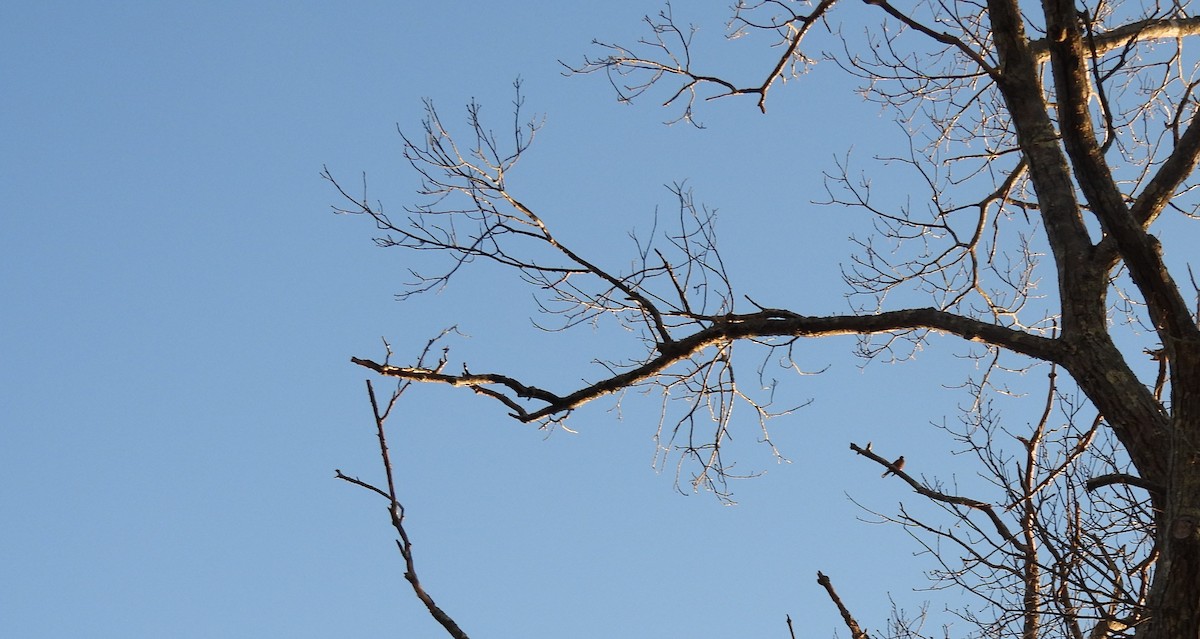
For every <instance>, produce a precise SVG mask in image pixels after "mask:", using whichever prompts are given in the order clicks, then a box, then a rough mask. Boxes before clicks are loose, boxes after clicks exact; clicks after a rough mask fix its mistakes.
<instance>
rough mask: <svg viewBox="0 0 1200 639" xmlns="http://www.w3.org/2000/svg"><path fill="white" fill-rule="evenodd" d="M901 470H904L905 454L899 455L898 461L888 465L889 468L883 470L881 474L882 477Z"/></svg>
mask: <svg viewBox="0 0 1200 639" xmlns="http://www.w3.org/2000/svg"><path fill="white" fill-rule="evenodd" d="M899 470H904V455H901V456H899V457H897V458H896V461H894V462H892V465H891V466H888V469H887V470H885V471H883V474H882V475H880V477H887V476H888V475H894V474H895V473H896V471H899Z"/></svg>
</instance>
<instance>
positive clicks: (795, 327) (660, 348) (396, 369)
mask: <svg viewBox="0 0 1200 639" xmlns="http://www.w3.org/2000/svg"><path fill="white" fill-rule="evenodd" d="M703 319H704V321H706V322H710V325H709V326H707V327H706V328H704V329H701V330H699V331H697V332H695V333H693V334H691V335H689V336H687V337H685V338H682V339H678V340H675V341H671V342H660V343H658V344H657V353H658V354H657V355H656V356H654V357H651V358H650V359H648V360H647V361H645V362H644V363H642V364H640V365H638V366H636V367H634V368H632V369H630V370H628V371H626V372H623V373H619V374H616V375H613V376H611V377H608V378H606V379H603V380H601V381H599V382H596V383H594V384H591V385H588V386H586V387H584V388H581V389H579V390H577V391H575V392H573V393H570V394H568V395H560V394H557V393H554V392H551V391H548V390H545V389H542V388H538V387H536V386H530V385H527V384H524V383H522V382H520V381H518V380H516V379H514V378H512V377H509V376H507V375H501V374H497V373H469V372H464V373H463V374H461V375H449V374H446V373H442V372H440V371H439V370H434V369H430V368H423V367H403V366H392V365H389V364H379V363H377V362H374V361H371V360H367V359H360V358H357V357H354V358H351V360H350V361H351V362H353V363H355V364H358V365H359V366H364V367H366V368H369V369H371V370H373V371H375V372H376V373H379V374H380V375H385V376H388V377H397V378H400V379H407V380H411V381H415V382H428V383H439V384H449V385H451V386H468V387H470V388H472V389H473V390H475V392H477V393H480V394H484V395H487V396H489V397H492V398H493V399H496V400H498V401H500V402H501V403H503V404H504V405H505V406H507V407H508V408H509V409H510V410H511V411H512V416H513V417H515V418H517V419H519V420H521V421H523V422H533V421H538V420H542V419H548V418H551V417H553V416H555V415H559V414H561V413H567V412H570V411H572V410H574V409H576V408H578V407H580V406H582V405H583V404H586V403H587V402H590V401H592V400H594V399H597V398H599V397H603V396H605V395H609V394H612V393H616V392H619V391H621V390H623V389H626V388H629V387H632V386H635V385H637V384H638V383H639V382H642V381H644V380H647V379H650V378H652V377H655V376H657V375H659V374H660V373H662V372H664V371H665V370H667V369H668V368H669V367H671V366H672V365H674V364H675V363H677V362H680V361H682V360H685V359H687V358H690V357H692V356H694V355H696V354H698V353H700V352H701V351H703V350H704V349H706V348H708V347H709V346H713V345H717V344H726V343H729V342H733V341H736V340H742V339H757V338H769V337H825V336H831V335H865V334H872V333H886V332H891V331H905V330H932V331H936V332H940V333H947V334H950V335H956V336H958V337H961V338H963V339H966V340H970V341H975V342H982V343H986V344H989V345H992V346H997V347H999V348H1003V349H1007V350H1010V351H1013V352H1016V353H1020V354H1022V355H1027V356H1029V357H1033V358H1036V359H1041V360H1045V361H1059V359H1060V357H1061V356H1062V355H1063V349H1062V347H1061V345H1060V343H1059V342H1058V341H1057V340H1055V339H1050V338H1046V337H1040V336H1038V335H1033V334H1030V333H1025V332H1022V331H1018V330H1014V329H1011V328H1006V327H1004V326H998V325H996V324H989V323H986V322H982V321H979V320H976V319H972V318H969V317H963V316H961V315H955V314H953V313H948V312H946V311H940V310H937V309H934V308H918V309H908V310H902V311H890V312H886V313H878V314H875V315H829V316H806V315H798V314H795V313H792V312H789V311H782V310H775V309H765V310H762V311H759V312H757V313H748V314H730V315H723V316H716V317H707V318H703ZM496 386H499V387H503V388H506V389H508V391H509V392H510V393H511V394H512V395H515V397H516V398H518V399H526V400H537V401H540V402H543V403H544V406H542V407H540V408H537V409H535V410H528V409H526V408H524V407H522V406H520V405H519V404H517V403H516V400H515V399H514V398H513V397H510V396H509V395H506V394H504V393H502V392H497V391H496V390H495V389H494V387H496ZM489 387H492V388H489Z"/></svg>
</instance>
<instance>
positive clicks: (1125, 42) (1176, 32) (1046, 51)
mask: <svg viewBox="0 0 1200 639" xmlns="http://www.w3.org/2000/svg"><path fill="white" fill-rule="evenodd" d="M1193 35H1200V17H1189V18H1174V19H1162V18H1150V19H1147V20H1138V21H1137V22H1131V23H1129V24H1125V25H1121V26H1119V27H1116V28H1114V29H1110V30H1108V31H1104V32H1102V33H1097V34H1095V35H1094V36H1093V40H1094V41H1095V42H1094V45H1093V46H1094V47H1095V52H1096V53H1097V54H1104V53H1108V52H1109V51H1113V50H1115V49H1119V48H1121V47H1128V46H1132V45H1133V44H1134V43H1136V42H1147V41H1150V40H1166V39H1174V38H1183V37H1187V36H1193ZM1029 49H1030V52H1031V53H1033V56H1034V59H1035V60H1037V61H1038V62H1045V61H1046V60H1047V59H1049V58H1050V46H1049V43H1048V42H1047V41H1046V39H1045V38H1042V39H1039V40H1033V41H1031V42H1030V43H1029Z"/></svg>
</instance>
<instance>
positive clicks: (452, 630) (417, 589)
mask: <svg viewBox="0 0 1200 639" xmlns="http://www.w3.org/2000/svg"><path fill="white" fill-rule="evenodd" d="M403 390H404V387H403V386H401V387H400V388H399V389H397V390H396V391H395V392H394V393H392V397H391V399H390V400H388V403H387V408H385V409H384V410H383V411H380V410H379V401H378V400H377V399H376V397H375V387H374V386H372V385H371V380H367V396H368V397H370V399H371V412H372V414H373V415H374V417H375V432H376V434H377V435H378V437H379V453H380V455H381V456H382V457H383V469H384V473H385V474H386V475H387V491H386V492H385V491H383V490H381V489H379V488H377V487H375V486H373V485H371V484H368V483H366V482H364V481H362V480H360V479H358V478H356V477H349V476H346V475H343V474H342V471H340V470H338V471H336V475H335V476H336V477H337V478H338V479H342V480H345V481H348V482H350V483H352V484H355V485H358V486H362V487H363V488H366V489H368V490H370V491H372V492H375V493H378V494H379V495H382V496H383V497H386V498H387V499H388V513H389V514H390V515H391V518H392V527H393V528H395V529H396V533H397V534H399V535H400V538H399V539H397V540H396V547H397V548H399V549H400V556H401V557H403V558H404V579H405V580H407V581H408V583H409V585H411V586H412V589H413V593H415V594H416V595H417V599H420V600H421V603H423V604H425V608H426V609H427V610H429V614H430V616H432V617H433V618H434V620H436V621H437V622H438V623H439V624H441V626H442V627H443V628H445V629H446V632H447V633H449V634H450V636H451V637H454V639H468V637H467V633H465V632H463V630H462V628H459V627H458V623H456V622H455V621H454V619H453V618H451V617H450V615H448V614H446V611H444V610H442V609H441V608H440V607H439V606H438V605H437V604H436V603H434V601H433V597H431V596H430V595H429V593H428V592H426V591H425V587H424V586H423V585H422V584H421V580H420V578H418V577H417V568H416V563H415V561H414V560H413V551H412V540H410V539H409V537H408V531H407V530H406V529H405V528H404V505H403V504H401V503H400V500H399V499H398V498H397V497H396V480H395V474H394V473H393V472H392V460H391V456H390V455H389V453H388V445H387V434H386V432H385V429H384V423H385V422H386V421H387V417H388V414H389V413H391V412H392V407H394V406H395V405H396V400H398V399H400V394H401V393H402V392H403Z"/></svg>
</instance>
